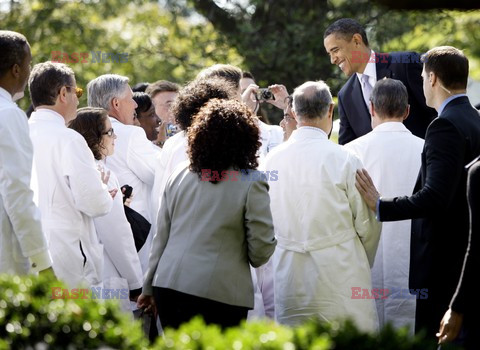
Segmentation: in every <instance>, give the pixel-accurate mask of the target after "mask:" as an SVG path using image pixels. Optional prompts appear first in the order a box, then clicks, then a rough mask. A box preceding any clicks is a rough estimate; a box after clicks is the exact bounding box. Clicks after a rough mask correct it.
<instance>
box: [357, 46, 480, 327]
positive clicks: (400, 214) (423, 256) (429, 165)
mask: <svg viewBox="0 0 480 350" xmlns="http://www.w3.org/2000/svg"><path fill="white" fill-rule="evenodd" d="M423 61H424V68H423V71H422V77H423V90H424V94H425V98H426V102H427V105H428V106H431V107H434V108H435V109H436V110H437V111H438V115H439V117H438V118H436V119H435V120H434V121H433V122H432V123H431V124H430V125H429V127H428V129H427V133H426V136H425V146H424V149H423V153H422V167H421V170H420V176H419V179H418V180H417V184H416V186H415V189H414V194H413V195H412V196H410V197H396V198H392V199H385V198H380V195H379V193H378V192H377V191H376V189H375V187H374V185H373V183H372V182H371V179H370V177H369V176H368V173H367V172H366V171H364V170H362V171H359V172H357V188H358V190H359V191H360V193H362V195H363V196H364V198H365V200H366V201H367V203H368V205H369V206H370V208H371V209H372V210H376V211H377V218H378V219H379V220H380V221H397V220H405V219H413V220H412V238H411V244H410V246H411V251H410V281H409V282H410V283H409V284H410V288H411V290H410V292H411V293H412V294H416V293H417V292H418V290H422V289H423V290H425V289H427V290H428V297H427V298H424V299H422V298H417V310H416V315H415V330H416V331H417V332H418V331H420V330H422V329H425V330H426V331H427V332H428V335H429V336H435V333H436V331H437V330H438V325H439V322H440V320H441V319H442V316H443V313H444V312H445V310H446V309H448V305H449V302H450V299H451V298H452V296H453V294H454V292H455V290H456V286H457V283H458V278H459V276H460V274H461V271H462V266H463V261H464V257H465V251H466V248H467V243H468V232H469V218H468V206H467V198H466V182H467V172H466V171H465V165H467V164H468V163H469V162H471V161H472V160H473V159H474V157H475V156H477V155H478V154H480V114H479V112H478V111H477V110H476V109H475V108H474V107H473V106H472V105H471V104H470V101H469V99H468V97H467V96H466V95H465V92H466V87H467V79H468V59H467V58H466V57H465V55H464V54H463V53H462V52H461V51H460V50H458V49H456V48H454V47H451V46H442V47H436V48H433V49H431V50H430V51H428V52H427V53H426V54H425V55H424V56H423ZM399 176H401V175H400V174H399ZM412 289H413V290H412Z"/></svg>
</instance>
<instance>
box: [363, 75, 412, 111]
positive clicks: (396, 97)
mask: <svg viewBox="0 0 480 350" xmlns="http://www.w3.org/2000/svg"><path fill="white" fill-rule="evenodd" d="M370 101H372V103H373V106H374V107H375V112H376V113H377V114H378V116H379V117H387V118H388V117H391V118H394V117H403V116H404V115H405V112H406V111H407V108H408V92H407V88H406V87H405V85H403V83H402V82H401V81H400V80H395V79H388V78H384V79H381V80H379V81H378V82H377V83H376V84H375V87H374V88H373V91H372V95H371V96H370Z"/></svg>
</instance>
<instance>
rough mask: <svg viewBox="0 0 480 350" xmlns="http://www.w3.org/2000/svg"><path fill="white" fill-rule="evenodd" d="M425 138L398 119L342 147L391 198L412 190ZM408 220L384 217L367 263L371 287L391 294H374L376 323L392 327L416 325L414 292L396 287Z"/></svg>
mask: <svg viewBox="0 0 480 350" xmlns="http://www.w3.org/2000/svg"><path fill="white" fill-rule="evenodd" d="M423 144H424V140H423V139H421V138H419V137H416V136H414V135H413V134H412V133H411V132H410V131H409V130H408V129H407V128H406V127H405V126H404V125H403V123H400V122H386V123H382V124H380V125H378V126H377V127H376V128H375V129H373V131H371V132H369V133H368V134H366V135H364V136H362V137H360V138H358V139H356V140H354V141H352V142H350V143H348V144H346V145H345V148H346V149H347V150H349V151H351V152H352V153H353V154H355V155H356V156H357V157H358V158H359V159H360V160H361V161H362V163H363V166H364V167H365V169H366V170H367V171H368V173H369V174H370V176H371V178H372V180H373V183H374V184H375V186H376V188H377V190H378V191H379V192H380V193H381V195H382V196H384V197H387V198H393V197H398V196H404V195H411V194H412V192H413V188H414V186H415V182H416V180H417V177H418V173H419V171H420V165H421V154H422V149H423ZM410 229H411V220H403V221H394V222H385V223H383V226H382V234H381V237H380V243H379V247H378V250H377V255H376V257H375V263H374V265H373V267H372V284H373V287H374V288H379V289H389V290H390V291H391V295H390V297H388V298H386V299H381V298H380V299H376V305H377V312H378V317H379V322H380V326H381V327H382V326H384V325H385V324H386V323H387V322H391V323H392V324H393V325H394V326H395V327H397V328H399V327H402V326H408V327H409V328H410V332H411V334H413V327H414V324H415V305H416V300H415V296H413V295H409V293H406V294H405V293H402V297H401V298H400V297H399V295H398V293H397V295H395V294H394V293H395V292H394V291H395V290H396V289H397V290H398V289H408V270H409V265H410V234H411V233H410Z"/></svg>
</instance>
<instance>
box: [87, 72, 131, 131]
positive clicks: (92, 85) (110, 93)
mask: <svg viewBox="0 0 480 350" xmlns="http://www.w3.org/2000/svg"><path fill="white" fill-rule="evenodd" d="M87 94H88V96H87V100H88V106H89V107H100V108H104V109H106V110H107V111H108V114H109V115H110V116H111V117H113V118H115V119H117V120H118V121H119V122H121V123H123V124H126V125H133V123H134V119H135V108H137V103H136V102H135V101H134V100H133V92H132V89H131V88H130V85H129V84H128V78H127V77H124V76H121V75H118V74H104V75H101V76H99V77H97V78H95V79H93V80H92V81H90V82H89V83H88V84H87Z"/></svg>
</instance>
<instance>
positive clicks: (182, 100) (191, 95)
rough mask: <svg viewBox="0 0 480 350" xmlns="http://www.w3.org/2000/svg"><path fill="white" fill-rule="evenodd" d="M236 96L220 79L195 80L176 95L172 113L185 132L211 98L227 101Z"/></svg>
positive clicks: (231, 88) (225, 82) (227, 83)
mask: <svg viewBox="0 0 480 350" xmlns="http://www.w3.org/2000/svg"><path fill="white" fill-rule="evenodd" d="M235 96H236V91H235V90H234V88H233V86H232V85H231V84H230V83H229V82H227V81H226V80H225V79H222V78H218V77H216V78H210V79H196V80H194V81H192V82H190V83H189V84H187V85H186V86H185V87H184V88H183V89H181V90H180V91H179V93H178V96H177V98H176V99H175V101H174V102H173V106H172V113H173V115H174V116H175V122H176V123H177V124H178V125H179V126H180V128H181V129H182V130H187V129H188V128H189V127H190V125H191V124H192V119H193V117H194V116H195V114H197V113H198V111H199V110H200V108H201V107H202V106H203V105H204V104H205V103H207V102H208V101H209V100H211V99H213V98H217V99H224V100H229V99H233V98H235Z"/></svg>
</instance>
